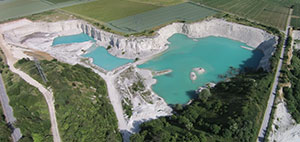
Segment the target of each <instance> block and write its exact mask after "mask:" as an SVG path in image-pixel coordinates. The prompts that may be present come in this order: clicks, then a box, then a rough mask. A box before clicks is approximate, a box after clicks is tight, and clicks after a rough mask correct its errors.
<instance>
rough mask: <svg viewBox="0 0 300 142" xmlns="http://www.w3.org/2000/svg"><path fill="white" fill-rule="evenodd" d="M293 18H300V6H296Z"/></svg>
mask: <svg viewBox="0 0 300 142" xmlns="http://www.w3.org/2000/svg"><path fill="white" fill-rule="evenodd" d="M293 16H298V17H299V18H300V4H296V5H294V7H293Z"/></svg>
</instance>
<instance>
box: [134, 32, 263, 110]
mask: <svg viewBox="0 0 300 142" xmlns="http://www.w3.org/2000/svg"><path fill="white" fill-rule="evenodd" d="M168 40H169V42H170V45H169V46H170V48H169V49H168V50H167V51H165V52H164V53H163V54H162V55H160V56H158V57H156V58H154V59H152V60H150V61H148V62H146V63H144V64H142V65H139V66H138V67H140V68H148V69H151V70H155V71H161V70H166V69H171V70H173V72H171V73H169V74H166V75H162V76H157V77H155V79H157V83H156V84H154V85H153V86H152V89H153V90H154V92H156V93H157V94H158V95H159V96H161V97H163V98H164V100H165V101H166V102H167V103H168V104H184V103H187V102H188V101H189V100H190V99H191V98H193V97H195V94H194V93H193V92H194V90H196V89H197V88H198V87H199V86H203V85H205V84H207V83H208V82H215V83H216V82H218V81H221V80H222V79H220V78H219V75H222V74H225V73H226V72H227V71H228V70H229V68H230V67H234V68H244V67H252V68H256V67H257V66H258V63H259V61H260V59H261V58H262V57H263V53H262V52H261V51H259V50H252V51H251V50H247V49H244V48H241V46H245V47H249V46H247V45H246V44H244V43H241V42H239V41H235V40H231V39H227V38H222V37H213V36H211V37H206V38H199V39H191V38H188V37H187V36H185V35H183V34H174V35H173V36H172V37H170V38H169V39H168ZM250 48H252V47H250ZM195 67H201V68H204V69H205V73H203V74H200V75H199V74H197V80H195V81H192V80H191V79H190V72H191V71H193V68H195Z"/></svg>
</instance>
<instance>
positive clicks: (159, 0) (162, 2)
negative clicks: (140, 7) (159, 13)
mask: <svg viewBox="0 0 300 142" xmlns="http://www.w3.org/2000/svg"><path fill="white" fill-rule="evenodd" d="M129 1H134V2H140V3H147V4H153V5H158V6H169V5H175V4H179V3H183V2H185V1H186V0H129Z"/></svg>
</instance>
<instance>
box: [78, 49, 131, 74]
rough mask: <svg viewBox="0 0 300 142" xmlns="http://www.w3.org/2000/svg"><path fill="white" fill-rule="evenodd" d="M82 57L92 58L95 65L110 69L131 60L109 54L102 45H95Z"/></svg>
mask: <svg viewBox="0 0 300 142" xmlns="http://www.w3.org/2000/svg"><path fill="white" fill-rule="evenodd" d="M83 56H84V57H90V58H93V63H94V64H95V65H97V66H100V67H102V68H104V69H105V70H108V71H111V70H113V69H115V68H117V67H120V66H122V65H125V64H127V63H130V62H133V60H129V59H123V58H118V57H116V56H113V55H111V54H110V53H109V52H108V51H107V50H106V49H105V48H104V47H101V46H100V47H97V48H96V49H94V50H92V51H90V52H89V53H87V54H85V55H83Z"/></svg>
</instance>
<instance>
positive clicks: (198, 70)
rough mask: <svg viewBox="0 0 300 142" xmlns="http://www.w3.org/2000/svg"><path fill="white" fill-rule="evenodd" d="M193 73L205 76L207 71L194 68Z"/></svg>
mask: <svg viewBox="0 0 300 142" xmlns="http://www.w3.org/2000/svg"><path fill="white" fill-rule="evenodd" d="M193 71H195V72H196V73H198V74H203V73H204V72H205V69H204V68H201V67H198V68H193Z"/></svg>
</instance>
